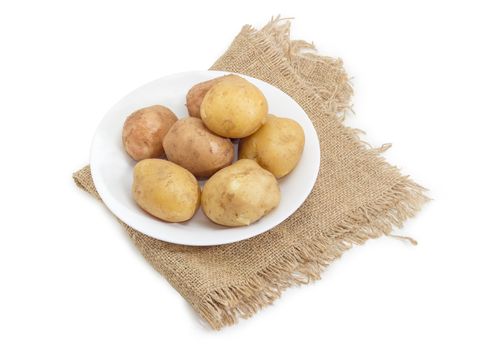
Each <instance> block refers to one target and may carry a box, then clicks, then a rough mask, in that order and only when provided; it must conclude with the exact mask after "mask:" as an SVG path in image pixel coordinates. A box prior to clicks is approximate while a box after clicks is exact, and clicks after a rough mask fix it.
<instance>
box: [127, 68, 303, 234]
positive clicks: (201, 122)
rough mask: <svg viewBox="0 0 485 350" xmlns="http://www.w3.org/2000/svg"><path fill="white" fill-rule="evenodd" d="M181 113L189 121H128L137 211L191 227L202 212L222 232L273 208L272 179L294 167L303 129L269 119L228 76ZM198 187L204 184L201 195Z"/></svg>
mask: <svg viewBox="0 0 485 350" xmlns="http://www.w3.org/2000/svg"><path fill="white" fill-rule="evenodd" d="M187 110H188V113H189V117H186V118H182V119H178V118H177V116H176V115H175V114H174V113H173V112H172V111H171V110H170V109H168V108H166V107H164V106H160V105H155V106H150V107H146V108H142V109H140V110H137V111H135V112H134V113H132V114H131V115H130V116H129V117H128V118H127V119H126V121H125V124H124V127H123V135H122V139H123V145H124V147H125V150H126V152H127V153H128V154H129V155H130V156H131V157H132V158H133V159H134V160H136V161H138V163H137V164H136V165H135V168H134V176H133V186H132V194H133V198H134V200H135V201H136V203H137V204H138V205H139V206H140V207H141V208H142V209H144V210H145V211H147V212H148V213H150V214H151V215H153V216H155V217H157V218H159V219H162V220H164V221H168V222H183V221H186V220H189V219H190V218H192V216H194V214H195V213H196V211H197V210H198V208H199V206H201V207H202V210H203V212H204V213H205V215H206V216H207V217H208V218H209V219H210V220H212V221H213V222H215V223H217V224H220V225H224V226H244V225H250V224H252V223H253V222H256V221H258V220H259V219H261V218H262V217H263V216H265V215H266V214H267V213H269V212H270V211H271V210H273V209H274V208H276V207H277V206H278V204H279V202H280V189H279V185H278V180H277V179H279V178H281V177H283V176H285V175H287V174H288V173H290V172H291V171H292V170H293V169H294V168H295V167H296V165H297V164H298V161H299V160H300V157H301V154H302V152H303V147H304V143H305V135H304V132H303V129H302V127H301V126H300V125H299V124H298V123H297V122H295V121H294V120H291V119H287V118H281V117H277V116H273V115H269V114H268V103H267V101H266V98H265V97H264V95H263V93H262V92H261V91H260V90H259V89H258V88H257V87H256V86H254V85H253V84H251V83H250V82H249V81H247V80H246V79H244V78H242V77H239V76H237V75H234V74H230V75H226V76H222V77H219V78H216V79H212V80H209V81H205V82H202V83H200V84H197V85H195V86H193V87H192V88H191V89H190V90H189V91H188V93H187ZM237 142H239V147H238V158H239V160H237V161H236V162H234V160H235V159H234V158H235V154H234V145H233V143H237ZM162 158H166V159H162ZM197 179H207V181H206V182H205V185H204V186H203V189H202V190H201V189H200V187H199V182H198V181H197Z"/></svg>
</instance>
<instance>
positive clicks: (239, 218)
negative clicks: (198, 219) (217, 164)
mask: <svg viewBox="0 0 485 350" xmlns="http://www.w3.org/2000/svg"><path fill="white" fill-rule="evenodd" d="M279 202H280V188H279V186H278V181H276V178H275V177H274V176H273V175H272V174H271V173H270V172H269V171H266V170H264V169H263V168H261V167H260V166H259V165H258V163H256V162H255V161H253V160H249V159H241V160H238V161H237V162H236V163H234V164H232V165H230V166H228V167H226V168H223V169H221V170H219V171H218V172H217V173H215V174H214V175H212V177H211V178H210V179H209V180H208V181H207V182H206V183H205V185H204V188H203V189H202V197H201V206H202V210H203V211H204V213H205V214H206V215H207V217H209V219H211V220H212V221H213V222H215V223H217V224H220V225H224V226H244V225H250V224H252V223H253V222H255V221H257V220H259V219H260V218H262V217H263V216H264V215H266V214H267V213H268V212H270V211H271V210H272V209H273V208H275V207H276V206H277V205H278V203H279Z"/></svg>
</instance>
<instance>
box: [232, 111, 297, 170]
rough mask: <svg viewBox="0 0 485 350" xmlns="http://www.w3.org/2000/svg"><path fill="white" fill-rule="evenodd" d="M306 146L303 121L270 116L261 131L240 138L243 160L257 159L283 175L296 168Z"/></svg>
mask: <svg viewBox="0 0 485 350" xmlns="http://www.w3.org/2000/svg"><path fill="white" fill-rule="evenodd" d="M304 146H305V133H304V132H303V128H302V127H301V126H300V124H298V123H297V122H296V121H294V120H292V119H288V118H280V117H275V116H273V115H270V116H268V120H267V121H266V123H265V124H264V125H263V126H262V127H261V128H260V129H259V130H258V131H256V132H255V133H254V134H252V135H250V136H248V137H246V138H243V139H241V140H240V142H239V159H244V158H246V159H253V160H255V161H256V162H258V164H259V165H260V166H262V167H263V168H264V169H266V170H268V171H270V172H271V173H272V174H273V175H274V176H275V177H276V178H281V177H283V176H285V175H287V174H288V173H290V172H291V171H292V170H293V169H294V168H295V167H296V165H297V164H298V161H299V160H300V158H301V154H302V152H303V148H304Z"/></svg>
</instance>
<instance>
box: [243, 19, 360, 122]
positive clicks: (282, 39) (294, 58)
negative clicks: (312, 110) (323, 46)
mask: <svg viewBox="0 0 485 350" xmlns="http://www.w3.org/2000/svg"><path fill="white" fill-rule="evenodd" d="M290 19H291V18H281V17H280V16H277V17H276V18H272V19H271V21H270V22H269V23H268V24H266V25H265V26H264V27H263V28H262V29H261V32H262V33H265V34H266V36H267V37H269V38H271V40H272V41H273V44H274V45H273V47H278V48H279V49H280V51H281V52H282V53H283V58H285V59H286V60H287V61H288V63H289V64H290V65H291V67H292V68H293V70H294V73H296V74H297V75H298V76H305V77H308V78H310V81H307V84H308V85H310V86H311V87H312V88H313V89H314V90H315V92H316V94H317V95H319V96H320V97H322V99H323V100H324V101H326V104H327V105H326V106H325V107H326V110H327V111H329V112H330V113H336V114H338V115H339V116H340V117H341V120H342V121H343V118H344V117H345V115H346V112H349V111H350V112H353V110H352V106H351V105H350V104H349V102H350V99H351V97H352V95H353V88H352V85H351V84H350V81H351V79H350V78H349V77H348V76H347V72H346V71H345V69H344V68H343V62H342V60H341V59H340V58H334V57H329V56H322V55H320V54H318V50H317V48H316V47H315V45H314V44H313V43H310V42H307V41H304V40H291V39H290V27H291V22H290ZM243 30H247V31H249V32H251V31H252V32H256V31H257V30H256V29H255V28H253V27H251V26H245V28H244V29H243ZM277 58H278V59H281V58H282V56H281V55H280V53H278V57H277ZM308 60H310V61H313V62H314V63H315V65H316V66H318V64H320V63H321V64H322V65H323V66H324V67H325V70H331V71H332V74H331V79H332V81H329V82H328V84H325V83H323V84H322V83H321V82H320V84H312V83H311V77H310V76H311V74H312V72H306V71H303V70H301V67H302V66H303V65H301V64H300V63H301V61H308Z"/></svg>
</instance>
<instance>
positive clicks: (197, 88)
mask: <svg viewBox="0 0 485 350" xmlns="http://www.w3.org/2000/svg"><path fill="white" fill-rule="evenodd" d="M230 77H237V75H234V74H228V75H224V76H222V77H219V78H215V79H211V80H207V81H204V82H202V83H199V84H196V85H194V86H193V87H192V88H191V89H190V90H189V92H188V93H187V97H186V105H187V110H188V111H189V115H190V116H191V117H195V118H200V105H201V104H202V100H203V99H204V96H205V94H207V91H209V90H210V88H211V87H213V86H214V85H215V84H217V83H218V82H220V81H221V80H222V79H226V78H230Z"/></svg>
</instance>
